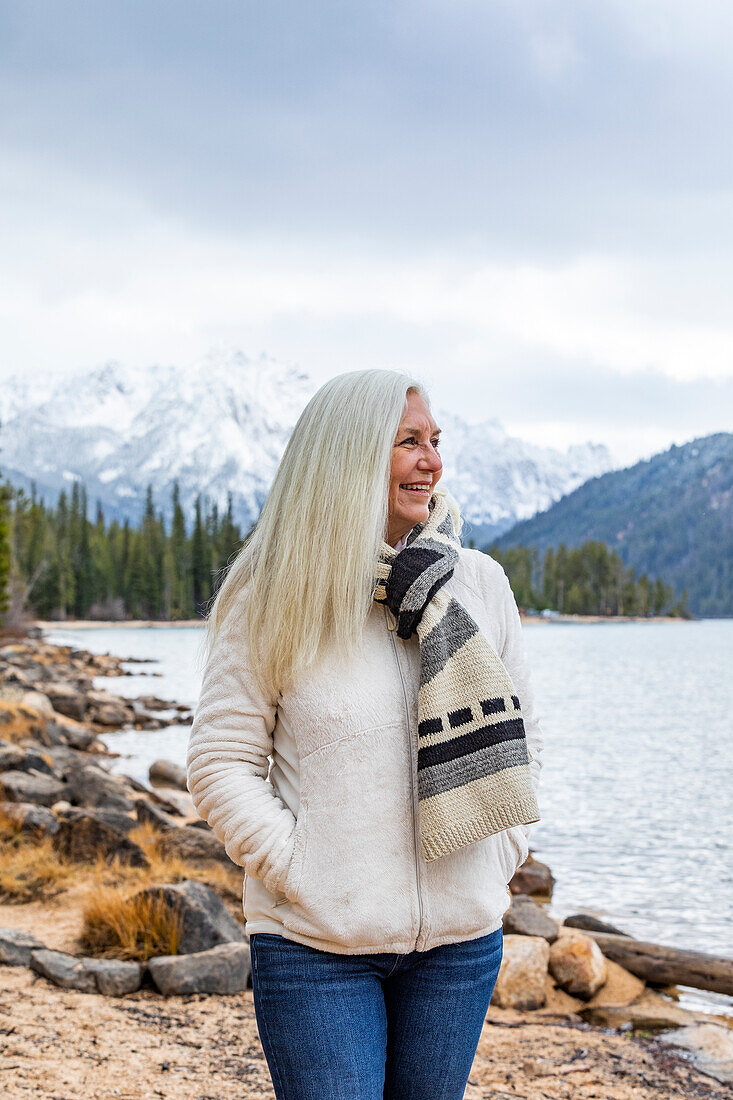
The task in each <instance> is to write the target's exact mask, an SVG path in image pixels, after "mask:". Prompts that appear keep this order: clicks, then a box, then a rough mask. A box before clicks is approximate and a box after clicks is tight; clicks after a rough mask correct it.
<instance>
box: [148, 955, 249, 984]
mask: <svg viewBox="0 0 733 1100" xmlns="http://www.w3.org/2000/svg"><path fill="white" fill-rule="evenodd" d="M148 970H149V971H150V976H151V978H152V979H153V981H154V982H155V985H156V987H157V988H158V989H159V990H160V992H161V993H163V994H164V995H165V996H171V994H176V993H241V992H243V991H244V990H245V989H246V988H247V985H248V983H249V978H250V973H251V964H250V955H249V946H248V945H247V944H246V943H224V944H220V945H219V946H218V947H212V948H210V949H209V950H208V951H199V952H196V953H195V954H191V955H159V956H158V957H157V958H154V959H149V960H148Z"/></svg>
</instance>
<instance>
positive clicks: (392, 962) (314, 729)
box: [187, 371, 542, 1100]
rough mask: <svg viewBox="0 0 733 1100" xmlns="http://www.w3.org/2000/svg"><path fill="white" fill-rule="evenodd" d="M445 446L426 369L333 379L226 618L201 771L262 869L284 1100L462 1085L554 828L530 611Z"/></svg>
mask: <svg viewBox="0 0 733 1100" xmlns="http://www.w3.org/2000/svg"><path fill="white" fill-rule="evenodd" d="M438 437H439V429H438V426H437V424H436V423H435V420H434V419H433V417H432V414H431V412H430V406H429V403H428V399H427V395H426V393H425V392H424V390H423V389H422V387H421V386H420V385H419V383H417V382H415V381H414V380H413V379H411V378H409V377H407V376H406V375H404V374H399V373H397V372H393V371H358V372H354V373H352V374H345V375H341V376H339V377H337V378H334V379H331V381H330V382H328V383H326V385H325V386H323V387H321V389H320V390H319V391H318V393H316V395H315V396H314V397H313V398H312V399H311V401H310V403H309V404H308V406H307V407H306V409H305V410H304V411H303V413H302V415H301V417H300V419H299V420H298V423H297V425H296V427H295V430H294V432H293V435H292V436H291V439H290V441H289V443H288V446H287V448H286V451H285V454H284V456H283V460H282V462H281V464H280V467H279V469H278V472H277V475H276V478H275V482H274V484H273V487H272V490H271V492H270V495H269V496H268V499H267V501H266V503H265V506H264V508H263V510H262V515H261V517H260V520H259V521H258V524H257V527H256V529H255V531H254V533H253V535H252V536H251V538H250V539H249V540H248V541H247V543H246V544H245V545H244V547H243V548H242V550H241V551H240V553H239V555H238V557H237V559H236V560H235V562H234V563H233V565H232V567H231V569H230V572H229V575H228V576H227V578H226V580H225V582H224V584H223V585H222V587H221V590H220V592H219V595H218V596H217V599H216V602H215V604H214V606H213V608H212V611H211V615H210V619H209V641H210V649H209V656H208V660H207V664H206V669H205V671H204V677H203V684H202V688H201V696H200V699H199V702H198V706H197V708H196V714H195V717H194V722H193V726H192V728H191V735H190V740H189V748H188V759H187V769H188V787H189V790H190V792H191V795H192V797H193V800H194V804H195V806H196V808H197V810H198V812H199V814H200V815H201V816H202V817H204V818H205V819H206V820H207V821H208V823H209V824H210V825H211V827H212V829H213V830H214V831H215V833H216V834H217V835H218V836H219V837H220V838H221V840H222V841H223V842H224V844H225V846H226V850H227V853H228V854H229V856H230V857H231V859H232V860H234V862H235V863H238V864H240V865H241V866H242V867H243V868H244V870H245V889H244V898H243V905H244V915H245V930H246V932H247V933H248V935H249V937H250V948H251V952H252V981H253V991H254V1000H255V1010H256V1015H257V1023H258V1027H259V1031H260V1037H261V1039H262V1045H263V1048H264V1051H265V1055H266V1057H267V1061H268V1065H269V1067H270V1072H271V1074H272V1080H273V1085H274V1088H275V1093H276V1096H277V1097H278V1098H279V1100H341V1098H345V1097H348V1098H349V1100H377V1098H379V1100H383V1098H385V1097H388V1098H390V1100H398V1098H399V1100H428V1098H429V1100H435V1097H438V1096H439V1097H441V1100H459V1098H460V1097H462V1096H463V1093H464V1090H465V1086H466V1082H467V1079H468V1075H469V1072H470V1069H471V1064H472V1061H473V1057H474V1054H475V1051H476V1046H477V1043H478V1039H479V1035H480V1033H481V1027H482V1024H483V1021H484V1018H485V1015H486V1010H487V1008H488V1005H489V1001H490V999H491V995H492V992H493V988H494V983H495V981H496V978H497V975H498V971H499V965H500V963H501V959H502V952H503V933H502V918H503V914H504V913H505V912H506V910H507V909H508V907H509V903H510V896H509V891H508V889H507V884H508V883H509V881H510V879H511V878H512V876H513V874H514V872H515V870H516V869H517V867H518V866H519V864H520V863H522V862H523V861H524V859H525V858H526V856H527V851H528V826H529V825H530V824H531V823H532V822H534V821H537V820H539V814H538V809H537V802H536V791H537V787H538V783H539V772H540V766H541V756H542V737H541V734H540V730H539V726H538V723H537V719H536V717H535V715H534V713H533V705H532V693H531V690H530V684H529V677H528V673H527V669H526V665H525V660H524V651H523V646H522V639H521V627H520V621H519V614H518V612H517V607H516V604H515V602H514V598H513V596H512V592H511V588H510V587H509V582H508V580H507V577H506V575H505V574H504V571H503V569H502V568H501V566H500V565H499V564H498V563H497V562H496V561H494V560H493V559H492V558H490V557H488V556H487V555H485V554H482V553H480V552H478V551H476V550H467V549H464V548H463V547H462V546H461V545H460V538H459V536H460V530H461V517H460V514H459V511H458V507H457V505H456V504H455V501H454V500H453V498H452V497H451V496H450V494H449V493H448V492H447V491H446V490H444V489H443V488H442V487H441V486H439V485H438V482H439V480H440V477H441V474H442V464H441V460H440V455H439V453H438V446H439V438H438ZM416 1020H418V1021H419V1026H415V1021H416Z"/></svg>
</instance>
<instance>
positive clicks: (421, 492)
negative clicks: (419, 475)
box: [400, 484, 432, 497]
mask: <svg viewBox="0 0 733 1100" xmlns="http://www.w3.org/2000/svg"><path fill="white" fill-rule="evenodd" d="M400 489H402V490H403V491H404V492H406V493H411V494H412V495H413V496H416V497H429V496H430V492H431V489H432V486H430V485H410V484H406V485H400Z"/></svg>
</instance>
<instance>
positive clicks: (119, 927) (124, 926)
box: [81, 886, 181, 962]
mask: <svg viewBox="0 0 733 1100" xmlns="http://www.w3.org/2000/svg"><path fill="white" fill-rule="evenodd" d="M180 942H181V918H180V916H179V914H178V913H176V912H174V911H173V910H172V909H170V907H169V906H167V905H166V903H165V901H164V900H163V899H162V898H156V897H150V896H148V895H144V894H143V895H140V894H131V893H130V891H129V888H125V887H119V886H107V887H105V888H103V889H101V890H94V891H93V892H90V896H89V898H88V900H87V901H86V902H85V904H84V928H83V931H82V934H81V945H82V947H83V949H84V950H85V951H88V952H90V953H91V954H93V955H97V956H100V957H106V958H115V959H139V960H140V961H141V962H144V961H145V960H146V959H149V958H150V957H151V956H153V955H176V954H178V947H179V944H180Z"/></svg>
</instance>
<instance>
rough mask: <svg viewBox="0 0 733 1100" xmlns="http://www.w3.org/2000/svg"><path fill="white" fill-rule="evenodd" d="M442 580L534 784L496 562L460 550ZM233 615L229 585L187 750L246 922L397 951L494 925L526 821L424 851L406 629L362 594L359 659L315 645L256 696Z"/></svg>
mask: <svg viewBox="0 0 733 1100" xmlns="http://www.w3.org/2000/svg"><path fill="white" fill-rule="evenodd" d="M445 587H446V590H447V591H449V592H450V593H451V594H452V595H453V596H455V598H456V599H457V600H458V601H459V602H461V603H462V604H463V606H464V607H465V608H466V610H467V611H468V612H469V614H470V615H472V616H473V617H474V619H475V620H476V622H477V623H478V625H479V627H480V628H481V630H482V631H483V632H484V633H485V635H486V637H487V638H488V640H489V641H490V643H491V645H492V646H493V647H494V649H495V650H496V652H497V653H498V654H499V656H500V657H501V659H502V660H503V662H504V664H505V666H506V668H507V671H508V672H509V675H510V676H511V678H512V680H513V682H514V686H515V687H516V689H517V694H518V695H519V698H520V699H521V703H522V712H523V714H524V723H525V732H526V737H527V749H528V753H529V756H530V773H531V776H532V783H533V785H534V787H535V790H537V789H538V787H539V777H540V769H541V766H542V755H543V737H542V733H541V730H540V726H539V722H538V719H537V716H536V714H535V709H534V703H533V695H532V688H531V684H530V674H529V670H528V668H527V663H526V658H525V653H524V645H523V640H522V635H521V624H520V619H519V613H518V611H517V606H516V603H515V601H514V596H513V594H512V590H511V588H510V586H509V581H508V580H507V577H506V574H505V573H504V570H503V569H502V567H501V565H499V563H498V562H496V561H495V560H494V559H493V558H491V557H489V556H488V555H486V554H483V553H481V552H480V551H478V550H468V549H461V551H460V553H459V561H458V565H457V567H456V569H455V572H454V574H453V576H452V577H451V579H450V580H449V581H448V583H447V585H446V586H445ZM245 626H246V596H242V597H240V602H239V606H238V608H237V609H236V613H232V614H230V615H229V616H228V619H227V622H226V623H225V624H224V627H223V629H222V630H221V632H220V633H219V635H218V637H217V639H216V643H215V646H214V649H213V651H212V653H211V656H210V658H209V661H208V663H207V665H206V668H205V671H204V677H203V683H202V687H201V694H200V697H199V701H198V704H197V707H196V712H195V715H194V721H193V726H192V728H191V734H190V739H189V746H188V755H187V774H188V789H189V791H190V792H191V795H192V797H193V801H194V804H195V806H196V809H197V811H198V813H199V815H200V816H201V817H203V818H205V819H206V821H208V823H209V824H210V825H211V827H212V829H213V830H214V832H215V833H216V835H217V836H218V837H220V839H221V840H222V841H223V842H224V844H225V847H226V850H227V853H228V854H229V856H230V858H231V859H232V860H233V861H234V862H235V863H237V864H239V865H240V866H241V867H243V868H244V870H245V879H244V896H243V906H244V916H245V931H246V932H247V933H248V934H251V933H253V932H275V933H278V934H280V935H282V936H285V937H287V938H289V939H292V940H297V941H298V942H299V943H305V944H308V945H310V946H311V947H317V948H321V949H323V950H327V951H335V952H338V953H342V954H364V953H373V952H380V951H386V952H395V953H399V954H404V953H406V952H409V951H415V950H417V951H427V950H429V949H430V948H432V947H436V946H438V945H439V944H444V943H455V942H458V941H461V940H469V939H475V938H476V937H478V936H482V935H486V934H488V933H489V932H493V931H495V930H496V929H497V928H499V927H500V926H501V923H502V917H503V915H504V913H505V912H506V910H507V909H508V907H509V904H510V900H511V899H510V894H509V890H508V886H507V884H508V883H509V881H510V879H511V878H512V876H513V874H514V872H515V870H516V869H517V867H518V866H519V865H520V864H522V863H523V862H524V860H525V859H526V857H527V851H528V838H529V830H530V828H531V826H528V825H517V826H514V827H513V828H511V829H505V830H504V831H502V832H500V833H496V834H494V835H492V836H489V837H486V838H485V839H484V840H481V841H478V842H477V843H474V844H469V845H466V846H465V847H464V848H461V849H459V850H458V851H456V852H452V853H450V854H449V855H446V856H442V857H441V858H439V859H436V860H431V861H430V862H426V861H425V860H424V859H423V858H422V856H421V854H420V851H419V846H418V839H419V834H418V816H417V815H418V812H419V811H418V803H417V790H416V780H415V775H416V762H417V692H418V683H419V664H420V662H419V649H418V642H417V638H416V637H412V638H410V639H409V641H403V640H402V639H401V638H398V637H397V635H396V633H395V631H394V619H393V617H392V616H391V615H390V612H389V610H388V609H387V608H386V607H385V606H384V605H381V604H376V603H375V604H374V605H373V607H372V609H371V611H370V614H369V616H368V619H367V622H366V626H365V628H364V635H363V643H364V644H363V653H362V655H361V657H360V658H359V659H352V660H350V661H346V660H344V659H343V657H342V655H340V654H338V653H335V652H333V651H328V652H327V654H326V655H325V656H324V658H323V659H322V660H321V661H320V662H319V664H318V666H317V667H315V668H314V669H312V670H310V671H309V673H308V674H307V676H304V677H303V678H302V680H301V682H299V683H298V684H297V685H296V686H294V687H293V688H291V689H290V690H288V691H286V692H284V693H281V694H280V695H278V696H277V697H270V696H266V695H263V694H262V692H261V691H260V690H259V688H258V686H257V684H256V681H255V679H254V677H253V675H252V673H251V670H250V667H249V665H248V653H247V645H246V630H245ZM270 758H271V760H272V764H270Z"/></svg>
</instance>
